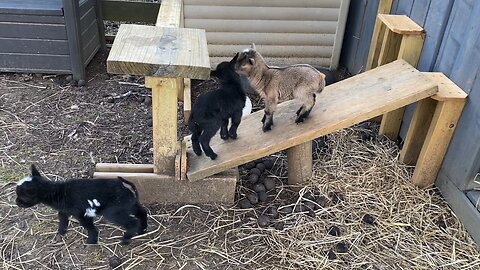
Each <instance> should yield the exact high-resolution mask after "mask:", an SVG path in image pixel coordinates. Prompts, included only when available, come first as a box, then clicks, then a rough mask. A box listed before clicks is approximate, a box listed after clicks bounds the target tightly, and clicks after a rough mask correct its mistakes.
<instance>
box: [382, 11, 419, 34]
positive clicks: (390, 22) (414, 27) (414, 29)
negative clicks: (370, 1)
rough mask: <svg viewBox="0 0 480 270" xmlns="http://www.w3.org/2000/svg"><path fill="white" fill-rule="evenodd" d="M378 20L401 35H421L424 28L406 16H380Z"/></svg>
mask: <svg viewBox="0 0 480 270" xmlns="http://www.w3.org/2000/svg"><path fill="white" fill-rule="evenodd" d="M378 18H379V19H380V20H381V21H382V22H383V23H384V24H385V26H386V27H387V28H388V29H390V31H392V32H394V33H397V34H400V35H420V34H422V33H423V28H422V27H420V26H419V25H418V24H416V23H415V22H414V21H413V20H412V19H410V18H409V17H408V16H406V15H390V14H379V15H378Z"/></svg>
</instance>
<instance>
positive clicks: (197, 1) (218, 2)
mask: <svg viewBox="0 0 480 270" xmlns="http://www.w3.org/2000/svg"><path fill="white" fill-rule="evenodd" d="M183 4H184V5H210V6H248V7H309V8H339V7H340V1H338V0H322V1H318V0H295V1H292V0H262V1H258V0H242V1H225V0H183Z"/></svg>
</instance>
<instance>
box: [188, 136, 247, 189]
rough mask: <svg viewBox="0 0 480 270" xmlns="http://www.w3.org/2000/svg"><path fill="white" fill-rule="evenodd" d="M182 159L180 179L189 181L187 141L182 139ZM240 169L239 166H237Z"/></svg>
mask: <svg viewBox="0 0 480 270" xmlns="http://www.w3.org/2000/svg"><path fill="white" fill-rule="evenodd" d="M180 154H181V159H180V180H181V181H187V180H188V179H187V142H185V141H184V140H182V143H181V151H180ZM235 170H238V168H235Z"/></svg>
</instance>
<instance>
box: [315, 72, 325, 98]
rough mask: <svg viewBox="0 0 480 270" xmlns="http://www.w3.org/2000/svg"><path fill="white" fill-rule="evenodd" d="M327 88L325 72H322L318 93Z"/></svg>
mask: <svg viewBox="0 0 480 270" xmlns="http://www.w3.org/2000/svg"><path fill="white" fill-rule="evenodd" d="M324 88H325V74H323V73H321V72H320V82H319V83H318V88H317V91H316V92H317V93H319V94H320V93H321V92H322V91H323V89H324Z"/></svg>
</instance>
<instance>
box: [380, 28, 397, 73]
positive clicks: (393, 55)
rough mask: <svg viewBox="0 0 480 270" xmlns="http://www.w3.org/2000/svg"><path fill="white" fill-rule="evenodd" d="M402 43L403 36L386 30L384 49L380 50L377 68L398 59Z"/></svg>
mask: <svg viewBox="0 0 480 270" xmlns="http://www.w3.org/2000/svg"><path fill="white" fill-rule="evenodd" d="M401 41H402V36H401V35H399V34H397V33H394V32H392V31H390V30H389V29H385V34H384V37H383V43H382V48H381V49H380V54H379V55H378V63H377V66H381V65H384V64H387V63H390V62H392V61H395V60H396V59H397V58H398V51H399V49H400V44H401Z"/></svg>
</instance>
